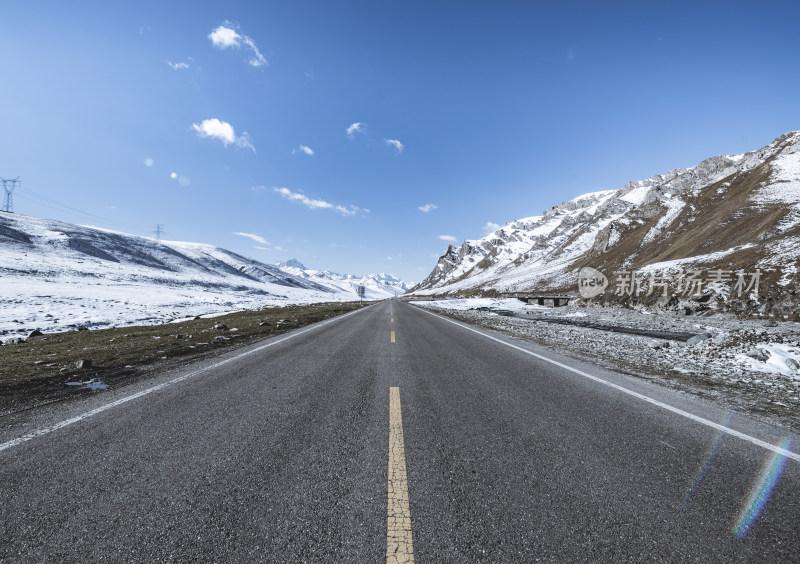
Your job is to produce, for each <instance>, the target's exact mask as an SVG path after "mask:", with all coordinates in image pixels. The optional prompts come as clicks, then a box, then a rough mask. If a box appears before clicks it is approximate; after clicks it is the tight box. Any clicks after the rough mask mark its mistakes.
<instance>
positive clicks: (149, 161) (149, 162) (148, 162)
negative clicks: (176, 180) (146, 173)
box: [144, 159, 155, 167]
mask: <svg viewBox="0 0 800 564" xmlns="http://www.w3.org/2000/svg"><path fill="white" fill-rule="evenodd" d="M154 164H155V161H154V160H153V159H145V160H144V166H146V167H151V166H153V165H154Z"/></svg>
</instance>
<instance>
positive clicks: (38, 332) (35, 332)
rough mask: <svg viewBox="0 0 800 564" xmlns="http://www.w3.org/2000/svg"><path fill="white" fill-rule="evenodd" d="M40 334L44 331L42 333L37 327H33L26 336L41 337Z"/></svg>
mask: <svg viewBox="0 0 800 564" xmlns="http://www.w3.org/2000/svg"><path fill="white" fill-rule="evenodd" d="M42 335H44V333H42V332H41V331H39V330H38V329H34V330H33V331H31V333H30V335H28V338H29V339H30V338H31V337H41V336H42Z"/></svg>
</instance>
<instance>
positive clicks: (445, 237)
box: [439, 235, 458, 243]
mask: <svg viewBox="0 0 800 564" xmlns="http://www.w3.org/2000/svg"><path fill="white" fill-rule="evenodd" d="M439 239H441V240H442V241H449V242H450V243H457V242H458V239H456V238H455V237H453V236H452V235H439Z"/></svg>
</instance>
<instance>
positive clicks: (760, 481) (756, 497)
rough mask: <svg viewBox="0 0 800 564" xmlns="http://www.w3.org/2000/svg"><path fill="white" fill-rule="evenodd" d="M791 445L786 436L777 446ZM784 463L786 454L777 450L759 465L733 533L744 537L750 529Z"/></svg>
mask: <svg viewBox="0 0 800 564" xmlns="http://www.w3.org/2000/svg"><path fill="white" fill-rule="evenodd" d="M791 445H792V440H791V439H790V438H788V437H786V438H784V439H783V440H782V441H781V442H780V444H779V445H778V446H780V448H782V449H783V450H789V447H790V446H791ZM784 464H786V456H785V455H783V454H781V453H779V452H776V453H775V454H772V455H770V457H769V458H767V460H766V462H764V466H762V467H761V472H760V473H759V474H758V477H757V478H756V479H755V481H754V482H753V485H752V487H751V488H750V495H748V496H747V500H746V501H745V502H744V504H742V507H741V509H739V515H738V516H737V518H736V522H735V523H734V525H733V529H732V532H733V534H734V535H736V536H737V537H739V538H742V537H744V536H745V535H746V534H747V531H748V530H750V527H752V526H753V523H755V521H756V519H758V516H759V514H760V513H761V511H762V510H763V509H764V506H765V505H767V501H769V496H770V495H771V494H772V490H773V489H774V488H775V485H776V484H777V483H778V479H779V478H780V477H781V472H783V465H784Z"/></svg>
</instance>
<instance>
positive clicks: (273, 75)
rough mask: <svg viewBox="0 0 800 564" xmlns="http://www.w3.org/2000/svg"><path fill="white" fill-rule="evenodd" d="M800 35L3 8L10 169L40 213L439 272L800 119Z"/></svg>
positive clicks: (643, 25) (368, 9) (662, 22)
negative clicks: (544, 217)
mask: <svg viewBox="0 0 800 564" xmlns="http://www.w3.org/2000/svg"><path fill="white" fill-rule="evenodd" d="M798 21H800V4H798V3H797V2H793V1H787V2H770V1H764V2H759V3H752V2H741V3H737V2H702V1H694V2H687V3H684V2H680V1H668V2H667V1H664V2H661V1H644V0H643V1H639V2H569V1H563V2H561V1H559V2H552V1H549V2H533V1H527V2H511V1H492V2H488V1H487V2H474V1H439V2H436V1H432V0H429V1H414V0H402V1H401V0H397V1H395V0H371V1H366V0H364V1H347V0H342V1H336V2H333V1H324V0H323V1H303V0H292V1H263V2H183V3H181V2H163V1H162V2H148V1H139V2H136V3H122V2H81V1H71V2H38V1H35V0H32V1H30V2H7V1H3V2H0V29H2V32H0V52H1V53H3V55H2V57H0V70H1V71H2V72H1V73H0V76H2V80H0V133H1V134H0V177H3V178H14V177H17V176H19V177H21V179H22V181H23V184H22V189H21V190H20V191H19V192H18V193H17V194H15V198H14V204H15V209H16V211H17V212H18V213H24V214H27V215H34V216H43V217H50V218H55V219H61V220H65V221H70V222H75V223H81V224H92V225H97V226H100V227H105V228H111V229H117V230H120V231H125V232H129V233H136V234H140V235H147V236H151V235H152V232H153V231H154V230H155V228H156V225H159V224H160V225H163V230H164V238H166V239H171V240H182V241H197V242H204V243H211V244H214V245H218V246H221V247H225V248H228V249H231V250H234V251H237V252H239V253H242V254H244V255H247V256H250V257H253V258H256V259H258V260H262V261H264V262H274V261H278V260H287V259H289V258H293V257H294V258H298V259H299V260H301V261H302V262H304V263H305V264H306V265H307V266H309V267H312V268H320V269H333V270H337V271H339V272H349V273H357V274H366V273H370V272H392V273H394V274H396V275H397V276H399V277H401V278H403V279H405V280H410V281H418V280H421V279H422V278H424V277H425V276H426V275H427V274H428V273H429V272H430V271H431V269H432V268H433V266H434V265H435V263H436V259H437V257H438V256H439V255H441V254H442V253H443V252H444V251H445V250H446V248H447V244H448V240H446V239H452V240H454V241H457V242H459V243H460V242H461V241H462V240H463V239H465V238H473V239H474V238H478V237H481V236H483V235H484V234H485V229H486V226H487V224H490V223H494V224H500V225H502V224H504V223H506V222H508V221H512V220H514V219H518V218H521V217H527V216H531V215H538V214H540V213H541V212H542V210H544V209H546V208H548V207H550V206H552V205H555V204H558V203H560V202H562V201H565V200H568V199H570V198H573V197H575V196H577V195H579V194H582V193H586V192H591V191H596V190H603V189H611V188H619V187H621V186H622V185H624V184H625V183H626V182H628V181H630V180H638V179H642V178H646V177H648V176H652V175H654V174H659V173H662V172H665V171H667V170H669V169H672V168H676V167H685V166H692V165H694V164H697V163H698V162H699V161H701V160H702V159H704V158H707V157H710V156H713V155H717V154H730V153H740V152H745V151H747V150H752V149H756V148H759V147H761V146H763V145H765V144H767V143H769V142H770V141H772V140H773V139H774V138H775V137H777V136H778V135H781V134H782V133H785V132H787V131H791V130H796V129H800V98H798V92H800V68H798V67H799V66H800V65H799V64H798V61H800V33H798V32H797V22H798ZM356 124H360V125H356ZM348 130H349V133H348ZM312 153H313V154H312Z"/></svg>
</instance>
